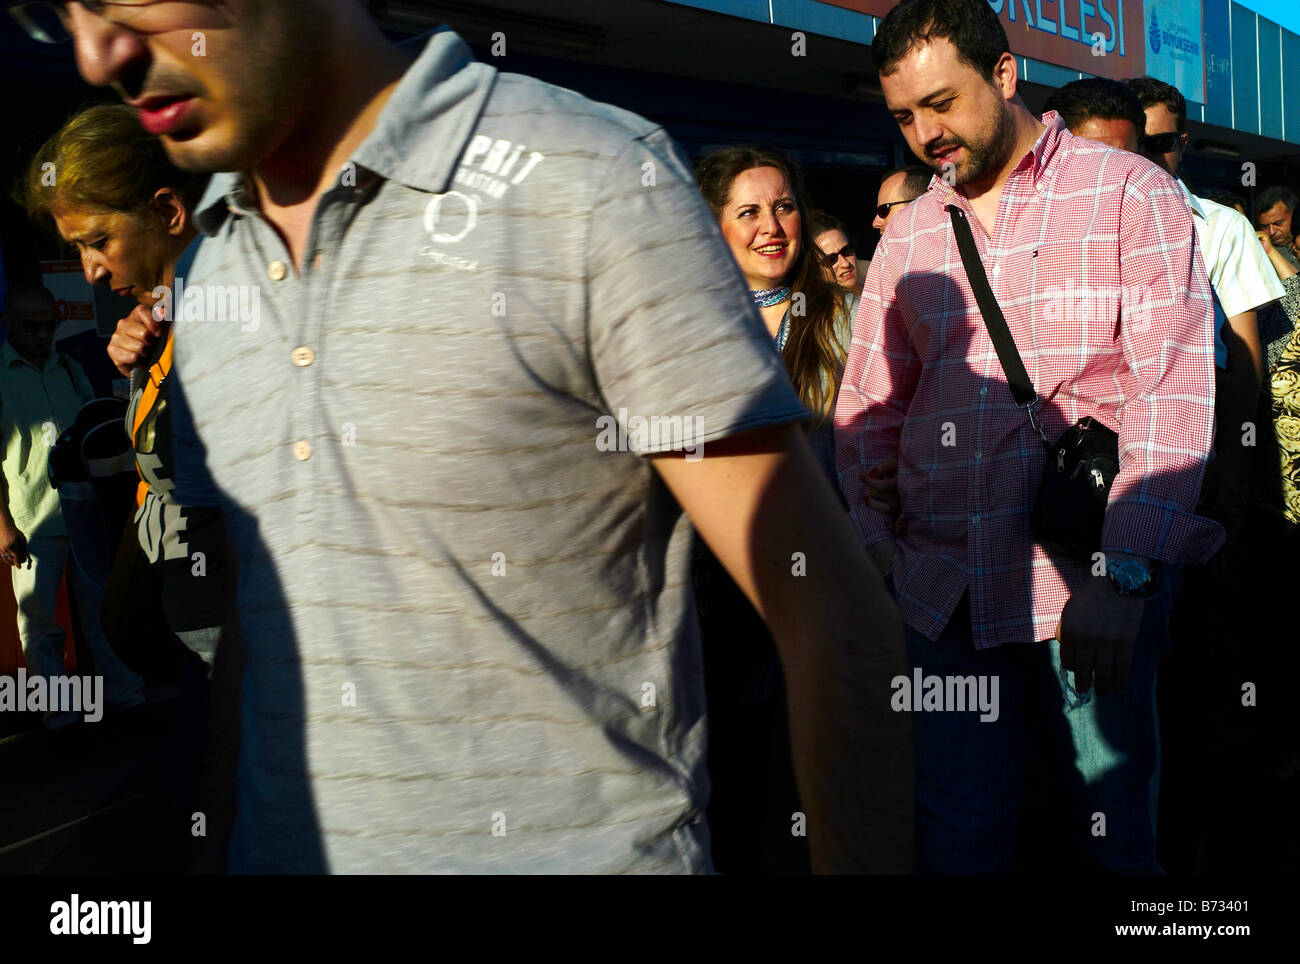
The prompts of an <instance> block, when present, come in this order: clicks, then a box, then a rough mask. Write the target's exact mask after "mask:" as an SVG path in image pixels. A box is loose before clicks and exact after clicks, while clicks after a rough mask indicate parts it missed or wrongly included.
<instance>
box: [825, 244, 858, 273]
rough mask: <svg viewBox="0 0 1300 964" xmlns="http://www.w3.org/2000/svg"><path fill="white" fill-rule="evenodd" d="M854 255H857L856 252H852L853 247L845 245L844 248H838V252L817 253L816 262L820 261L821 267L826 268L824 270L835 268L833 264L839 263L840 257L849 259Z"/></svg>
mask: <svg viewBox="0 0 1300 964" xmlns="http://www.w3.org/2000/svg"><path fill="white" fill-rule="evenodd" d="M856 253H857V252H856V251H854V250H853V245H851V244H846V245H845V246H844V247H842V248H840V249H839V250H838V251H828V252H825V253H822V252H818V254H817V260H818V261H820V262H821V263H822V266H823V267H826V268H833V267H835V262H836V261H839V260H840V258H842V257H843V258H851V257H853V256H854V255H855V254H856Z"/></svg>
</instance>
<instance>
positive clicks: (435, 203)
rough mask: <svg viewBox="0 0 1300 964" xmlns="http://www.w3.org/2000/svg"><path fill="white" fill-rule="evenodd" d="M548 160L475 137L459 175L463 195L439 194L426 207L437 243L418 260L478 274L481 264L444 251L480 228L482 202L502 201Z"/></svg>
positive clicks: (511, 144)
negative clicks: (442, 247)
mask: <svg viewBox="0 0 1300 964" xmlns="http://www.w3.org/2000/svg"><path fill="white" fill-rule="evenodd" d="M525 152H527V153H525ZM544 160H546V157H545V155H543V154H542V153H541V152H540V151H528V149H527V148H526V147H525V146H524V145H523V144H516V143H514V142H513V141H508V140H504V139H502V138H494V137H489V136H488V135H487V134H475V135H474V137H473V139H472V140H471V141H470V142H469V146H468V147H466V148H465V153H464V154H463V155H461V159H460V167H459V168H458V169H457V171H456V177H455V183H456V184H457V185H458V188H463V190H461V189H455V190H451V191H447V192H446V193H444V194H435V195H434V196H433V197H431V198H429V203H428V204H426V205H425V208H424V232H425V234H427V235H428V236H429V240H430V241H432V242H433V244H427V245H425V246H424V247H422V248H420V250H419V252H418V253H419V255H420V257H422V258H424V259H426V260H428V261H433V262H436V263H438V264H445V265H447V266H449V267H451V268H454V269H455V270H457V271H473V270H475V269H476V268H477V267H478V261H477V260H474V259H471V258H463V257H458V256H456V255H453V254H449V253H448V252H446V251H444V250H441V246H442V245H449V244H460V242H462V241H464V240H465V238H466V237H467V236H468V235H469V233H470V232H471V231H473V230H474V227H475V225H477V224H478V216H479V207H480V206H481V205H482V204H483V203H484V198H485V197H487V198H490V199H494V200H500V199H501V198H502V197H503V196H504V195H505V193H506V191H508V190H510V188H511V187H513V186H514V185H516V184H520V183H522V182H523V180H524V178H526V177H528V175H529V174H531V173H532V171H533V169H534V168H535V167H537V165H538V164H540V163H542V161H544Z"/></svg>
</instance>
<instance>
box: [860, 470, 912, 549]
mask: <svg viewBox="0 0 1300 964" xmlns="http://www.w3.org/2000/svg"><path fill="white" fill-rule="evenodd" d="M858 478H859V479H861V480H862V484H863V485H864V486H866V488H864V489H863V490H862V501H863V502H865V503H866V504H867V506H868V508H871V509H875V510H876V511H877V512H879V513H882V514H883V515H886V516H888V517H889V518H890V519H891V520H892V521H893V524H894V535H896V536H901V535H902V534H903V519H902V515H903V499H902V497H901V496H900V495H899V494H898V459H896V458H894V457H893V456H890V457H889V458H884V459H881V460H880V461H879V462H877V463H876V464H875V465H873V466H872V467H871V469H870V471H868V472H867V474H866V475H859V476H858Z"/></svg>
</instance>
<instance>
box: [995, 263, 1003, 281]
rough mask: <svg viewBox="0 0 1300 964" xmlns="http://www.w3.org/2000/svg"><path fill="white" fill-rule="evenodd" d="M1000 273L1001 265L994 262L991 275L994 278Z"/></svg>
mask: <svg viewBox="0 0 1300 964" xmlns="http://www.w3.org/2000/svg"><path fill="white" fill-rule="evenodd" d="M1001 273H1002V265H1000V264H995V265H994V266H993V277H995V278H996V277H997V276H998V275H1000V274H1001Z"/></svg>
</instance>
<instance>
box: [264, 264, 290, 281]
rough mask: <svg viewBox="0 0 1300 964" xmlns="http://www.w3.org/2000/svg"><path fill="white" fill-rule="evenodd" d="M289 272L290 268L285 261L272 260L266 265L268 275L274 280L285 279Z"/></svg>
mask: <svg viewBox="0 0 1300 964" xmlns="http://www.w3.org/2000/svg"><path fill="white" fill-rule="evenodd" d="M288 274H289V269H288V268H286V267H285V264H284V262H283V261H272V262H271V263H270V264H268V265H267V266H266V276H267V277H268V278H270V279H271V280H272V281H283V280H284V279H285V276H287V275H288Z"/></svg>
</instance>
